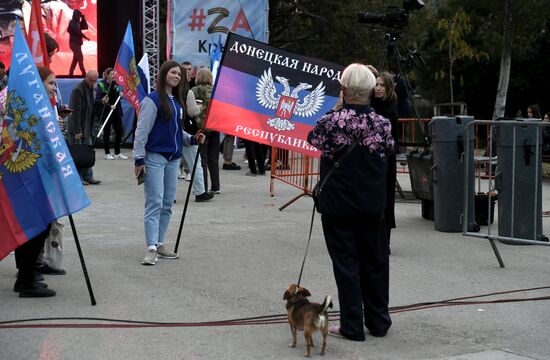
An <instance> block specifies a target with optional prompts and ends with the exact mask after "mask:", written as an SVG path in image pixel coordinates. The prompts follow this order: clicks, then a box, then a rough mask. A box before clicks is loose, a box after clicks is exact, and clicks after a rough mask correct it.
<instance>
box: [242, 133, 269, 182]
mask: <svg viewBox="0 0 550 360" xmlns="http://www.w3.org/2000/svg"><path fill="white" fill-rule="evenodd" d="M244 146H245V149H244V150H245V152H246V157H247V158H248V168H249V169H250V172H251V173H253V174H263V173H265V166H264V165H265V151H264V148H263V146H262V144H260V143H257V142H255V141H250V140H245V141H244Z"/></svg>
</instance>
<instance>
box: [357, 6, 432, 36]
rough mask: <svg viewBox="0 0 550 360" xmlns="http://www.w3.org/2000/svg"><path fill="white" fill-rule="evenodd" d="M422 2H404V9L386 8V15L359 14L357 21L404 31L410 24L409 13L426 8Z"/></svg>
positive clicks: (365, 12)
mask: <svg viewBox="0 0 550 360" xmlns="http://www.w3.org/2000/svg"><path fill="white" fill-rule="evenodd" d="M424 5H425V4H424V1H422V0H404V1H403V8H402V9H400V8H399V7H397V6H388V7H386V13H385V14H375V13H370V12H367V11H364V12H360V13H358V14H357V21H358V22H359V23H363V24H382V25H384V26H385V27H386V28H389V29H396V30H399V29H403V28H404V27H405V26H407V25H408V23H409V13H410V12H411V11H413V10H419V9H422V8H423V7H424Z"/></svg>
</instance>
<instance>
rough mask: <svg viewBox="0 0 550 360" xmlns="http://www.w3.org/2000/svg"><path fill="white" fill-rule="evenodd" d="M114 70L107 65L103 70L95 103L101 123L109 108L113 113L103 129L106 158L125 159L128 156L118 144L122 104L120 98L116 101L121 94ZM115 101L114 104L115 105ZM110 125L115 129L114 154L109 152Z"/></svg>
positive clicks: (107, 114)
mask: <svg viewBox="0 0 550 360" xmlns="http://www.w3.org/2000/svg"><path fill="white" fill-rule="evenodd" d="M114 77H115V72H114V70H113V68H111V67H109V68H107V69H105V71H104V72H103V80H101V81H100V82H99V84H98V88H97V93H96V98H95V100H96V104H98V105H99V106H98V108H99V109H98V111H99V116H100V117H101V119H100V121H101V124H103V122H104V121H105V119H107V116H109V113H110V112H111V110H113V113H112V114H111V117H110V118H109V121H107V123H106V124H105V128H104V129H103V148H104V149H105V159H106V160H115V159H121V160H127V159H128V157H127V156H126V155H124V154H122V153H121V152H120V144H121V142H122V115H123V113H122V105H121V102H120V100H119V101H118V103H117V99H118V97H119V96H122V95H123V93H122V88H121V87H119V86H118V84H117V82H116V81H115V80H114ZM115 103H117V104H116V106H115ZM111 126H112V127H113V129H114V131H115V154H114V155H112V154H111V150H110V145H111V144H110V142H111Z"/></svg>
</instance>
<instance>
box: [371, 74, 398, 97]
mask: <svg viewBox="0 0 550 360" xmlns="http://www.w3.org/2000/svg"><path fill="white" fill-rule="evenodd" d="M376 78H380V79H381V80H382V83H384V88H385V89H386V94H384V97H383V98H382V100H384V101H386V100H395V99H397V95H396V94H395V81H394V80H393V75H392V74H390V73H389V72H386V71H382V72H381V73H379V74H378V75H377V76H376Z"/></svg>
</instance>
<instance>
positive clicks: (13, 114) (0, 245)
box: [0, 25, 90, 259]
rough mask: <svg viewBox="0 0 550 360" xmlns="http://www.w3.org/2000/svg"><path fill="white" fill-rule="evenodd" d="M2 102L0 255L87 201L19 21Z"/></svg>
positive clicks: (0, 118)
mask: <svg viewBox="0 0 550 360" xmlns="http://www.w3.org/2000/svg"><path fill="white" fill-rule="evenodd" d="M6 104H7V109H6V115H5V116H1V117H0V136H1V137H0V229H1V230H0V259H2V258H4V257H5V256H6V255H7V254H9V252H10V251H12V250H13V249H15V248H17V247H18V246H19V245H22V244H23V243H25V242H26V241H28V240H29V239H31V238H33V237H35V236H36V235H38V234H39V233H41V232H42V231H44V230H45V229H46V227H47V226H48V224H49V223H50V222H51V221H53V220H54V219H57V218H59V217H62V216H65V215H69V214H73V213H75V212H77V211H79V210H81V209H83V208H85V207H86V206H88V205H90V200H88V197H87V196H86V193H85V192H84V188H83V187H82V182H81V180H80V176H79V175H78V171H77V169H76V167H75V165H74V162H73V160H72V158H71V155H70V153H69V150H68V149H67V145H66V144H65V140H64V139H63V134H62V133H61V130H60V129H59V126H58V121H57V117H56V116H55V113H54V111H53V109H52V106H51V103H50V99H48V96H47V94H46V90H45V89H44V85H43V84H42V81H41V80H40V76H39V75H38V71H37V69H36V65H35V64H34V59H33V57H32V55H31V52H30V51H29V47H28V46H27V43H26V41H25V38H24V37H23V34H22V33H21V30H20V29H19V25H17V26H16V27H15V38H14V43H13V50H12V57H11V68H10V77H9V81H8V93H7V97H6Z"/></svg>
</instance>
